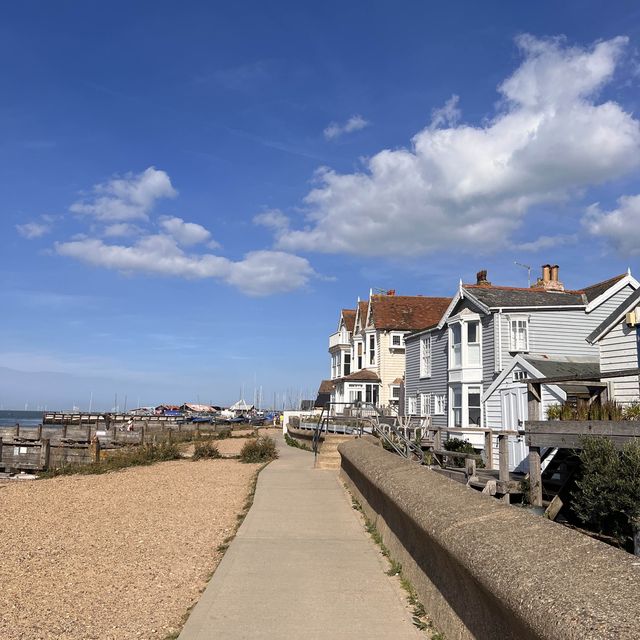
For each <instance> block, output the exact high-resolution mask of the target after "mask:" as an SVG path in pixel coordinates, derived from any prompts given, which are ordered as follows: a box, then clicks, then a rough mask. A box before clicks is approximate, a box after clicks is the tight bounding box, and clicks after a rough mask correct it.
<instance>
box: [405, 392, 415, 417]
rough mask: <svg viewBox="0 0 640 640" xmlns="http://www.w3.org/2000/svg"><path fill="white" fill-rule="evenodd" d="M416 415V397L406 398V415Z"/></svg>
mask: <svg viewBox="0 0 640 640" xmlns="http://www.w3.org/2000/svg"><path fill="white" fill-rule="evenodd" d="M417 413H418V397H417V396H415V395H414V396H407V415H408V416H415V415H417Z"/></svg>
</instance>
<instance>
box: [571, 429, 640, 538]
mask: <svg viewBox="0 0 640 640" xmlns="http://www.w3.org/2000/svg"><path fill="white" fill-rule="evenodd" d="M582 446H583V448H582V451H581V452H580V462H581V473H580V478H579V479H578V480H577V481H576V486H577V489H576V490H574V491H573V492H572V493H571V497H572V504H571V509H572V511H573V513H574V514H575V515H576V516H577V518H578V519H579V520H580V521H581V522H582V523H583V524H584V525H585V526H586V528H588V529H590V530H591V531H594V532H596V533H599V534H602V535H605V536H610V537H612V538H614V540H616V541H617V543H618V544H619V545H620V546H622V547H625V548H627V549H629V550H632V549H633V524H634V522H636V521H638V519H640V474H639V473H638V469H640V443H638V442H637V441H630V442H627V443H625V444H624V446H623V447H622V449H621V450H617V449H616V448H615V447H614V445H613V443H612V442H611V440H609V439H608V438H599V437H586V438H584V440H583V445H582Z"/></svg>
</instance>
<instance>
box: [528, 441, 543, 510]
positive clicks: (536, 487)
mask: <svg viewBox="0 0 640 640" xmlns="http://www.w3.org/2000/svg"><path fill="white" fill-rule="evenodd" d="M529 502H530V503H531V505H533V506H534V507H541V506H542V468H541V466H540V448H539V447H529Z"/></svg>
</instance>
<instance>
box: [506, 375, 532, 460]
mask: <svg viewBox="0 0 640 640" xmlns="http://www.w3.org/2000/svg"><path fill="white" fill-rule="evenodd" d="M500 400H501V402H502V428H503V429H505V430H508V431H517V430H518V429H522V426H523V424H524V421H525V420H526V419H527V415H528V406H527V387H526V386H524V385H517V386H513V387H510V388H507V389H502V390H501V391H500ZM528 470H529V447H527V445H526V444H525V443H524V436H519V437H517V438H516V437H514V436H510V437H509V471H520V472H522V473H527V471H528Z"/></svg>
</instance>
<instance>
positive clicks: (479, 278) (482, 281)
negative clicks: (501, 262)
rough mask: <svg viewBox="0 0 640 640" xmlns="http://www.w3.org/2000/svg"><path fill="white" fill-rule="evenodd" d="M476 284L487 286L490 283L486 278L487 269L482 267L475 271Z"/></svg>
mask: <svg viewBox="0 0 640 640" xmlns="http://www.w3.org/2000/svg"><path fill="white" fill-rule="evenodd" d="M476 284H479V285H485V286H489V285H490V284H491V283H490V282H489V281H488V280H487V270H486V269H482V270H481V271H478V273H476Z"/></svg>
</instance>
